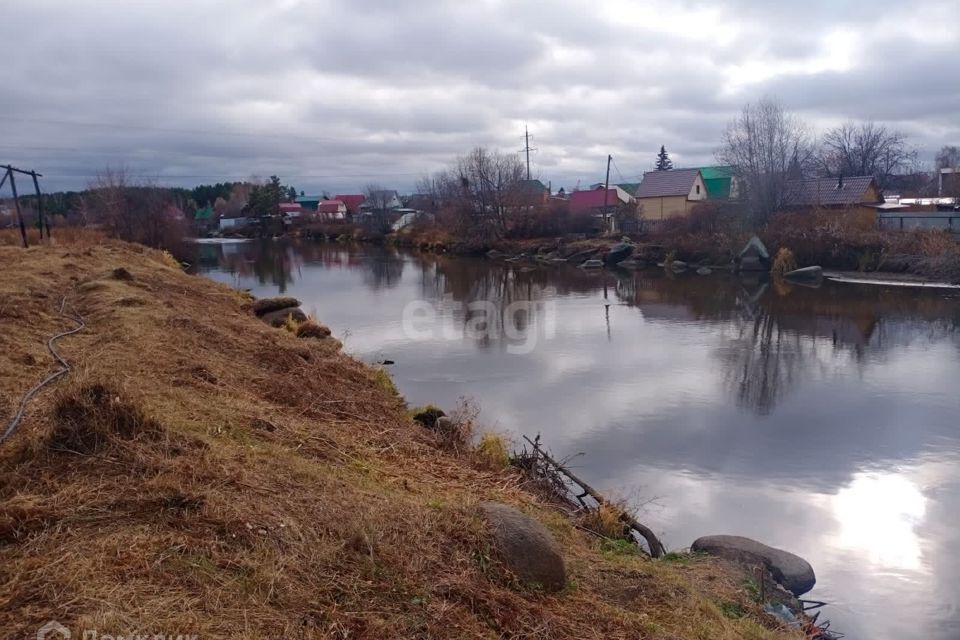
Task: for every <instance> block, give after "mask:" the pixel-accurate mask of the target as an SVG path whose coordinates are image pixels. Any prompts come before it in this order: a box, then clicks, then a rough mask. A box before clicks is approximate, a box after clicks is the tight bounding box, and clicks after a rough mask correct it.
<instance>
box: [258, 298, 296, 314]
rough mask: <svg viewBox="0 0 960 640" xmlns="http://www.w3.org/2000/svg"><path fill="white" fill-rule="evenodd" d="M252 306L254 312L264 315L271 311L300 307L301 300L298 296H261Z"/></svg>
mask: <svg viewBox="0 0 960 640" xmlns="http://www.w3.org/2000/svg"><path fill="white" fill-rule="evenodd" d="M251 306H252V308H253V312H254V313H255V314H257V315H258V316H261V317H262V316H264V315H266V314H268V313H270V312H271V311H279V310H280V309H291V308H294V307H299V306H300V301H299V300H297V299H296V298H289V297H285V296H284V297H280V298H261V299H259V300H257V301H256V302H254V303H253V305H251Z"/></svg>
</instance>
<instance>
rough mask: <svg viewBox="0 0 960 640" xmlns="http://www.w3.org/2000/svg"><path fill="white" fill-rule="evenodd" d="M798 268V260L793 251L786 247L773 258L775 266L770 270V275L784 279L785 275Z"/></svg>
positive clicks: (781, 248)
mask: <svg viewBox="0 0 960 640" xmlns="http://www.w3.org/2000/svg"><path fill="white" fill-rule="evenodd" d="M796 268H797V259H796V257H794V255H793V251H790V249H788V248H786V247H780V250H779V251H777V255H776V256H774V258H773V266H772V267H771V268H770V273H772V274H773V275H774V276H778V277H782V276H783V275H784V274H787V273H790V272H791V271H793V270H794V269H796Z"/></svg>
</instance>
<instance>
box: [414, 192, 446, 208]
mask: <svg viewBox="0 0 960 640" xmlns="http://www.w3.org/2000/svg"><path fill="white" fill-rule="evenodd" d="M407 208H408V209H416V210H417V211H436V210H437V209H438V207H437V203H436V201H435V200H434V199H433V196H431V195H430V194H429V193H414V194H413V195H411V196H410V197H409V198H407Z"/></svg>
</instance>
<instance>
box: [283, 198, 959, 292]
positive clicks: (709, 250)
mask: <svg viewBox="0 0 960 640" xmlns="http://www.w3.org/2000/svg"><path fill="white" fill-rule="evenodd" d="M290 235H292V236H293V237H303V238H311V239H315V240H323V241H329V242H341V243H342V242H361V243H370V244H388V245H394V246H397V247H402V248H409V249H417V250H419V251H428V252H434V253H448V254H452V255H461V256H474V255H486V254H492V255H497V256H499V257H504V256H505V257H522V258H534V257H536V256H538V255H547V254H549V255H552V256H554V257H559V258H563V259H570V258H571V257H574V256H576V257H580V254H586V253H587V252H593V253H594V254H599V253H601V252H603V251H607V250H609V249H610V248H611V247H613V246H614V245H616V244H617V243H619V242H620V241H621V240H622V239H623V236H622V235H621V234H614V235H608V236H597V235H587V234H582V233H578V234H567V235H562V236H556V237H534V238H509V237H501V236H497V235H490V234H486V236H485V237H483V238H481V237H479V236H474V235H471V234H467V235H466V236H465V237H458V236H456V235H454V234H451V233H449V232H447V231H445V230H443V229H441V228H439V227H438V226H436V225H427V226H413V227H409V228H406V229H403V230H401V231H399V232H394V233H390V234H379V233H370V232H369V231H367V230H365V229H363V228H362V227H359V226H355V225H345V224H307V225H303V226H301V227H299V228H295V229H292V230H291V231H290ZM754 235H757V236H758V237H759V238H760V239H761V240H762V241H763V242H764V243H765V244H766V246H767V247H768V249H769V250H770V254H771V256H772V255H775V254H776V253H777V251H778V250H779V249H781V248H785V249H789V250H790V251H791V253H793V254H794V256H795V257H796V260H797V264H798V266H801V267H803V266H813V265H817V266H821V267H823V268H824V269H829V270H832V271H847V272H849V271H857V272H860V273H864V274H867V273H870V274H879V275H880V277H886V276H893V279H896V278H897V277H898V276H899V275H901V274H902V275H907V276H916V277H918V278H920V279H924V280H926V281H931V282H945V283H960V243H958V242H957V241H956V239H955V238H953V237H952V236H951V235H950V234H949V233H946V232H937V231H913V232H890V231H879V230H876V229H874V228H873V227H872V226H870V225H866V226H864V225H863V224H861V223H859V222H857V221H848V220H845V219H844V218H843V217H842V216H841V217H835V216H834V217H830V216H825V215H823V214H808V215H794V214H784V215H781V216H777V217H775V218H774V219H772V220H771V221H770V222H769V223H768V224H767V225H765V226H764V227H763V228H761V229H759V230H751V229H747V228H744V227H743V225H742V221H739V220H735V219H730V218H724V217H716V218H711V217H710V216H705V215H699V216H691V217H690V218H689V219H682V220H678V221H671V223H670V224H666V225H663V226H661V227H660V228H659V229H658V230H657V231H655V232H651V233H644V234H633V235H631V236H628V237H629V238H630V241H631V242H632V243H633V244H634V247H635V255H636V257H637V258H638V259H639V260H641V261H643V262H645V263H652V264H658V263H663V262H664V261H666V260H668V259H676V260H680V261H682V262H684V263H687V264H688V265H689V266H691V267H693V268H694V269H696V268H697V267H699V266H710V267H717V266H730V265H731V264H733V262H734V261H735V259H736V258H737V256H738V255H739V253H740V251H741V250H742V249H743V247H744V246H745V245H746V243H747V242H748V241H749V240H750V238H751V237H752V236H754ZM888 279H890V278H888Z"/></svg>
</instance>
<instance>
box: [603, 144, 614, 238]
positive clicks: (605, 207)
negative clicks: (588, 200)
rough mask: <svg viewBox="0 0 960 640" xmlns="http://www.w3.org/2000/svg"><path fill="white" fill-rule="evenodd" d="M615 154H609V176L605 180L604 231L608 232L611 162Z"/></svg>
mask: <svg viewBox="0 0 960 640" xmlns="http://www.w3.org/2000/svg"><path fill="white" fill-rule="evenodd" d="M611 162H613V156H611V155H608V156H607V178H606V180H604V182H603V232H604V233H606V232H607V199H608V198H609V197H610V163H611Z"/></svg>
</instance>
